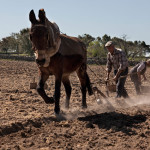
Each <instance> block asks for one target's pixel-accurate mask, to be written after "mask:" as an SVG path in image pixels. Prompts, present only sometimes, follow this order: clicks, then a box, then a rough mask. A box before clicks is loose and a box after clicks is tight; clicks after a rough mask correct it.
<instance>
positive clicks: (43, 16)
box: [39, 9, 45, 23]
mask: <svg viewBox="0 0 150 150" xmlns="http://www.w3.org/2000/svg"><path fill="white" fill-rule="evenodd" d="M39 19H40V22H41V23H45V11H44V9H40V10H39Z"/></svg>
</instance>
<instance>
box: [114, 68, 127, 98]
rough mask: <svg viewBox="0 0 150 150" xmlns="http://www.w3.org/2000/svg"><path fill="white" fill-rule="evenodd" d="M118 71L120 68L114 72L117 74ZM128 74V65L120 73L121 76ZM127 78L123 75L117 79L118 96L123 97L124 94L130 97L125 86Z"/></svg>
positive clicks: (125, 96)
mask: <svg viewBox="0 0 150 150" xmlns="http://www.w3.org/2000/svg"><path fill="white" fill-rule="evenodd" d="M117 71H118V70H114V74H115V75H116V74H117ZM127 74H128V67H127V68H126V69H125V70H124V71H123V72H121V73H120V75H119V77H121V76H126V75H127ZM126 78H127V77H123V78H119V79H118V80H117V81H116V92H117V96H116V97H121V96H123V97H124V98H128V97H129V96H128V93H127V91H126V89H125V87H124V85H125V82H126Z"/></svg>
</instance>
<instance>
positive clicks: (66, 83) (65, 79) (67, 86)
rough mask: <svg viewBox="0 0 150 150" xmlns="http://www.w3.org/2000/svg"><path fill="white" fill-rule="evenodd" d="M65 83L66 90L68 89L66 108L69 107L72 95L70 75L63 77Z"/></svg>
mask: <svg viewBox="0 0 150 150" xmlns="http://www.w3.org/2000/svg"><path fill="white" fill-rule="evenodd" d="M62 82H63V85H64V87H65V91H66V103H65V108H67V109H68V108H69V102H70V96H71V90H72V88H71V85H70V80H69V77H68V76H67V77H63V79H62Z"/></svg>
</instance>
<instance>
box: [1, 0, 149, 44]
mask: <svg viewBox="0 0 150 150" xmlns="http://www.w3.org/2000/svg"><path fill="white" fill-rule="evenodd" d="M0 4H1V5H0V39H2V38H3V37H7V36H10V35H11V34H12V33H19V31H20V30H22V29H24V28H30V26H31V23H30V21H29V12H30V11H31V10H32V9H33V10H34V12H35V14H36V17H37V18H38V11H39V9H41V8H44V10H45V12H46V16H47V18H48V19H49V20H50V21H54V22H56V23H57V25H58V26H59V28H60V31H61V32H62V33H65V34H67V35H70V36H78V35H81V36H82V35H84V34H90V35H91V36H93V37H95V38H96V37H98V36H99V37H102V36H103V35H105V34H107V35H109V36H111V37H118V38H122V37H123V36H124V35H126V40H127V41H136V40H137V41H145V42H146V44H148V45H150V38H149V37H150V0H0Z"/></svg>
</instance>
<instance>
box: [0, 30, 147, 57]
mask: <svg viewBox="0 0 150 150" xmlns="http://www.w3.org/2000/svg"><path fill="white" fill-rule="evenodd" d="M78 38H79V39H81V40H82V41H83V42H84V43H85V45H86V47H87V56H88V57H96V58H103V57H106V55H107V50H106V48H105V43H106V42H107V41H109V40H112V41H113V42H114V43H115V45H116V47H118V48H121V49H123V50H124V51H125V53H126V55H127V57H128V58H129V59H134V58H137V57H141V58H142V57H145V56H146V54H148V53H150V45H147V44H146V43H145V42H144V41H134V42H133V41H127V36H126V35H123V36H122V37H121V38H118V37H111V36H109V35H107V34H105V35H103V36H102V37H96V38H95V37H93V36H91V35H89V34H84V35H79V36H78ZM0 52H1V53H8V52H13V53H16V54H25V55H29V56H33V50H32V45H31V42H30V39H29V28H25V29H22V30H20V32H19V33H12V34H11V35H10V36H8V37H4V38H2V39H1V40H0Z"/></svg>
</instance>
